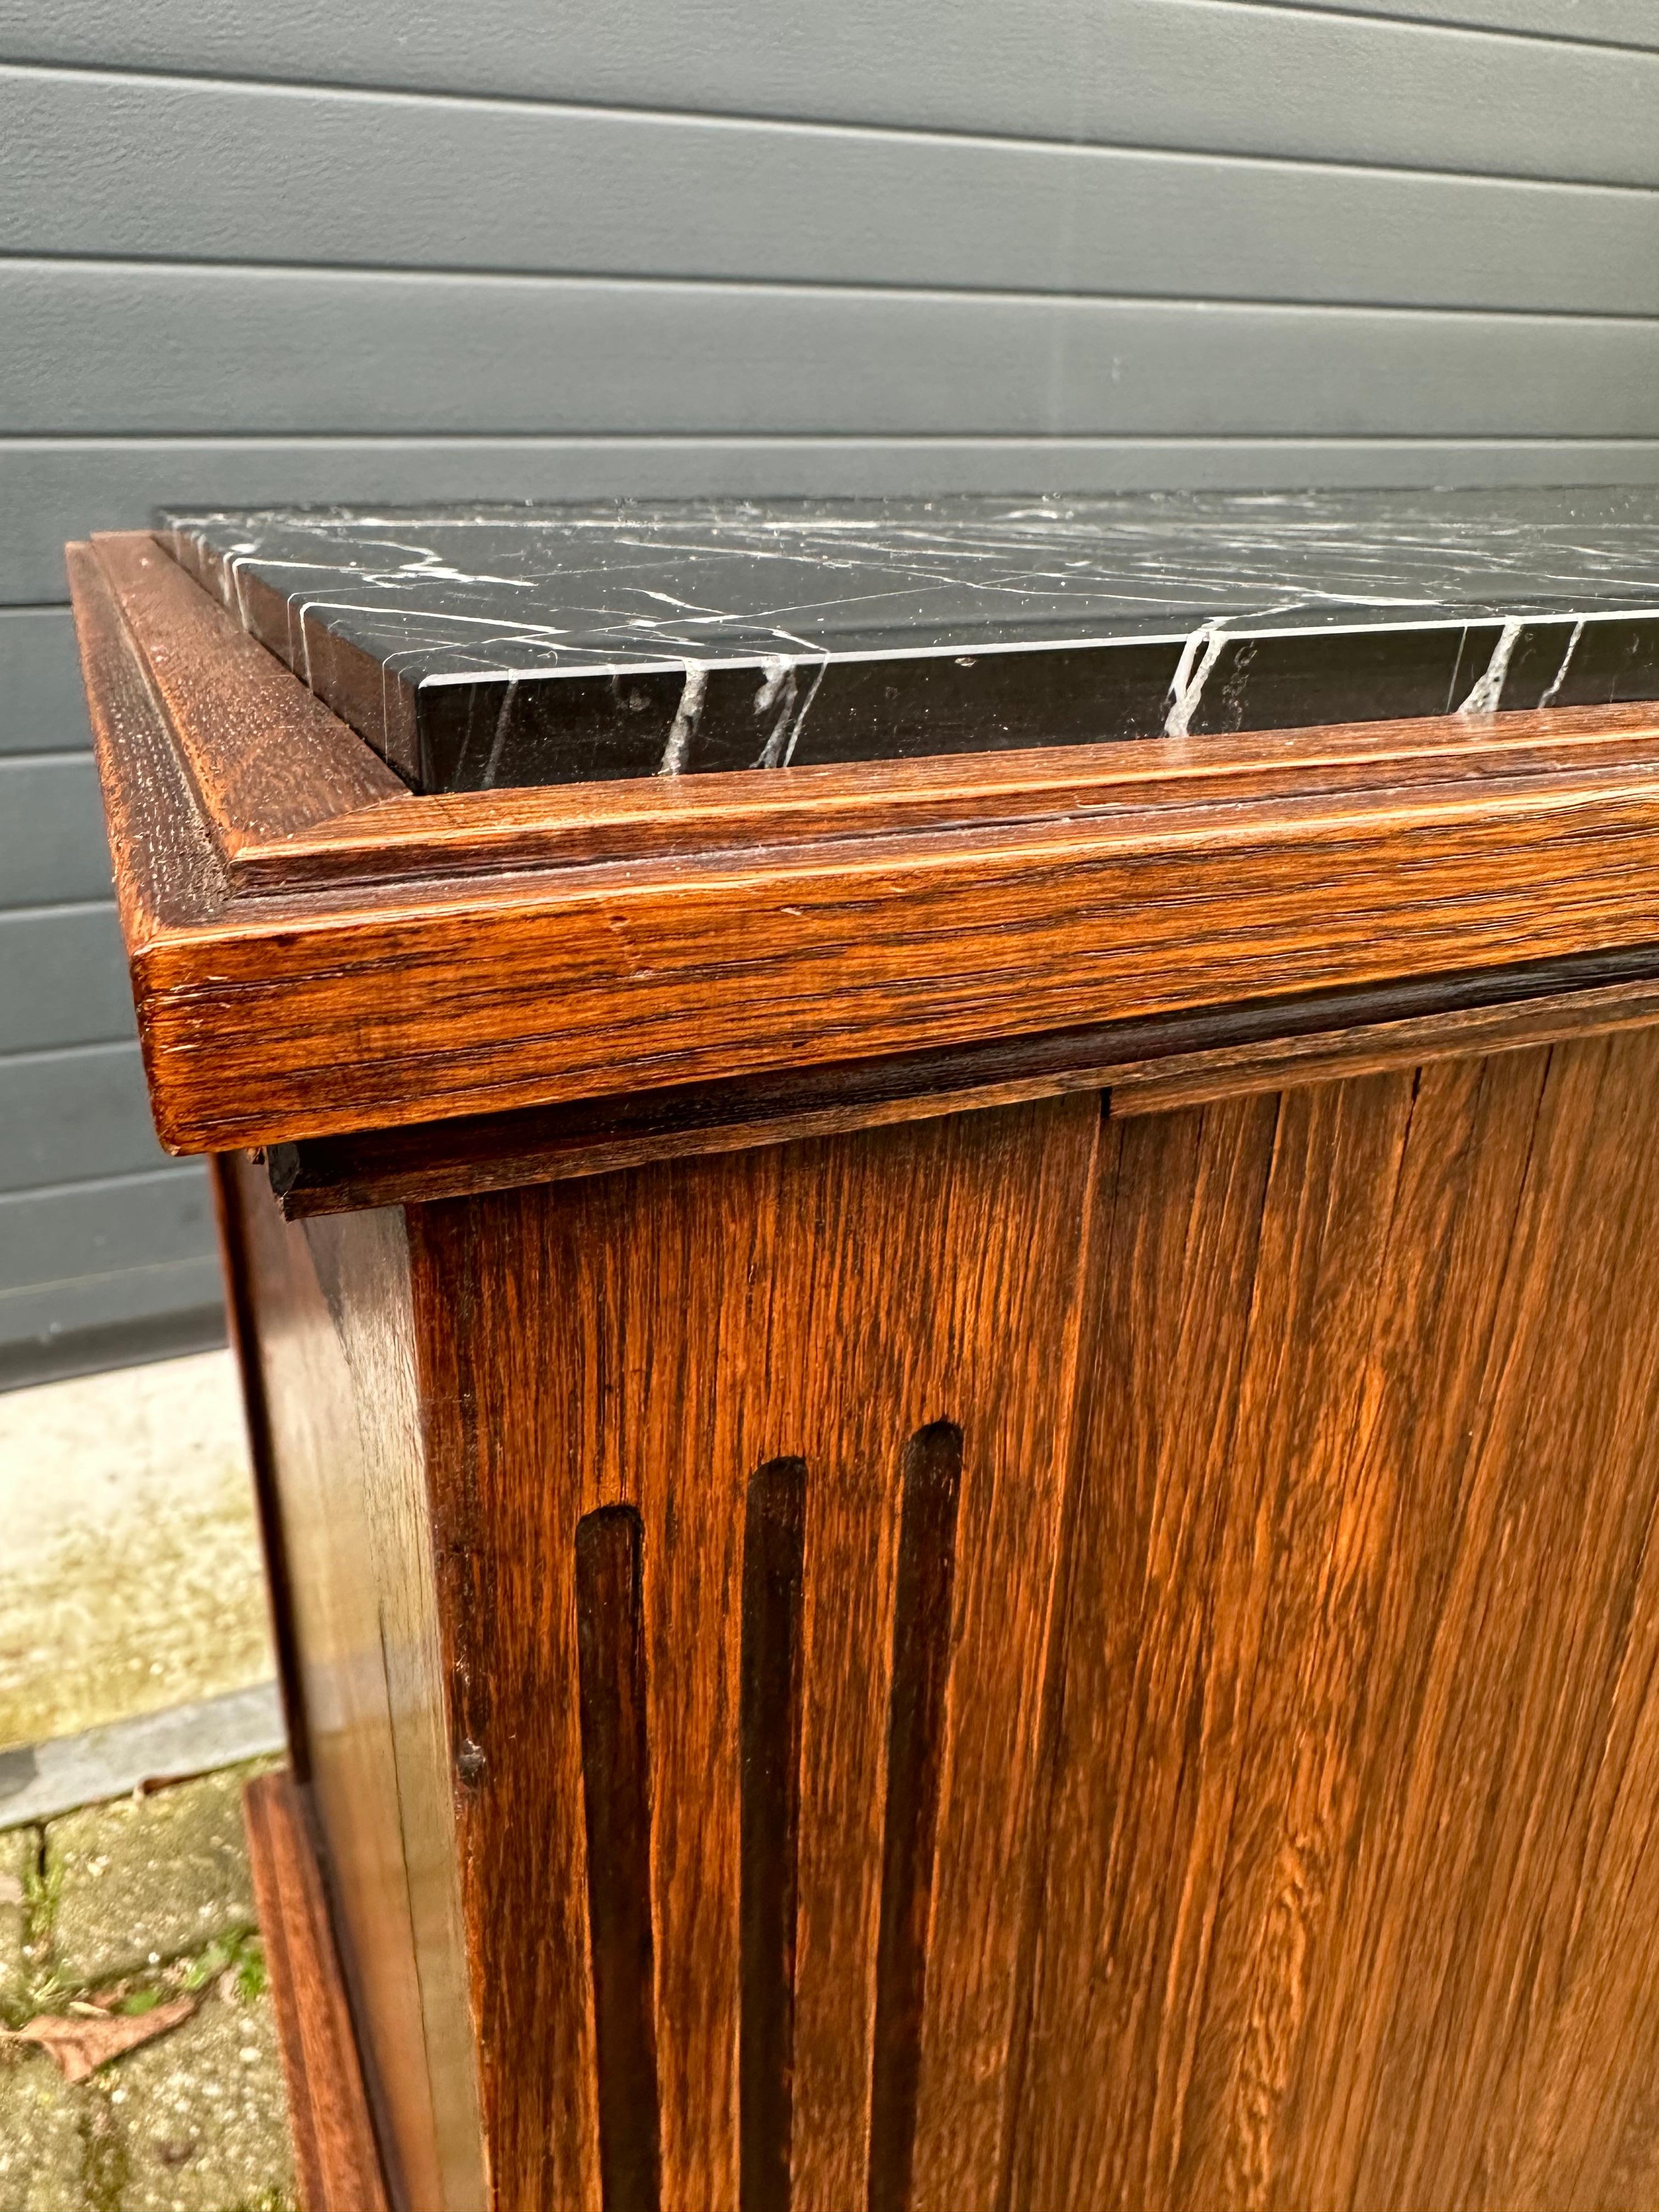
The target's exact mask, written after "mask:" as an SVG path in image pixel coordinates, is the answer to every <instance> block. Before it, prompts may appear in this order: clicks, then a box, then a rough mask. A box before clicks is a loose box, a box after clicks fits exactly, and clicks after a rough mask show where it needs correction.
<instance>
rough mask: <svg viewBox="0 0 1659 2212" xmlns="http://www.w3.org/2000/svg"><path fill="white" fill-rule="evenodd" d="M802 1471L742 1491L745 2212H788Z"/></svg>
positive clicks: (799, 1467)
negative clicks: (744, 1504) (745, 1502)
mask: <svg viewBox="0 0 1659 2212" xmlns="http://www.w3.org/2000/svg"><path fill="white" fill-rule="evenodd" d="M805 1486H806V1468H805V1462H803V1461H801V1460H799V1459H779V1460H772V1461H770V1462H768V1464H767V1465H766V1466H765V1467H763V1468H758V1469H757V1471H756V1473H755V1474H754V1475H753V1476H752V1477H751V1478H750V1484H749V1498H748V1505H747V1510H746V1513H745V1516H744V1550H743V1659H742V1668H743V1690H742V1699H743V1704H742V1711H741V1715H740V1717H739V1722H738V1728H739V1733H740V1736H741V1741H742V1747H743V1748H742V1757H743V1831H742V1851H741V1859H742V1865H741V1884H742V1893H741V1901H740V1908H739V1920H740V1936H739V1943H740V1948H741V1952H742V1974H743V1989H742V2008H741V2017H740V2021H739V2027H738V2035H739V2045H738V2154H739V2185H740V2199H739V2201H740V2203H741V2206H742V2212H789V2146H790V2136H791V2126H792V2119H793V2093H794V2065H795V1909H796V1902H797V1898H798V1894H799V1843H800V1693H801V1640H800V1620H801V1576H802V1547H803V1544H804V1541H805V1533H806V1495H805Z"/></svg>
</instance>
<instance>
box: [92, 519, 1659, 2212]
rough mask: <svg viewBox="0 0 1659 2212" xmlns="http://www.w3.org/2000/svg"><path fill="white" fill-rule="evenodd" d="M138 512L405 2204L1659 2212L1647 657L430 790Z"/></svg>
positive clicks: (260, 1455)
mask: <svg viewBox="0 0 1659 2212" xmlns="http://www.w3.org/2000/svg"><path fill="white" fill-rule="evenodd" d="M71 570H72V574H73V577H74V583H75V592H76V608H77V619H78V621H79V623H80V628H81V636H82V648H83V653H84V655H85V659H86V664H87V667H88V679H89V690H90V693H91V697H92V704H93V714H94V728H95V732H96V736H97V739H98V743H99V747H100V762H101V764H102V770H103V774H104V777H105V782H106V794H107V800H108V807H109V816H110V823H111V832H112V848H113V851H114V854H115V857H116V869H117V891H118V901H119V903H120V911H121V917H122V925H123V929H124V932H125V937H126V940H127V944H128V947H129V951H130V953H131V962H132V972H133V976H134V986H135V994H136V999H137V1007H138V1014H139V1021H140V1028H141V1034H142V1036H143V1043H144V1049H145V1054H146V1064H147V1066H148V1069H149V1075H150V1079H151V1084H152V1089H153V1092H154V1096H155V1102H156V1108H157V1113H158V1118H159V1120H160V1123H161V1127H162V1130H163V1133H164V1135H165V1137H166V1138H167V1141H168V1142H170V1143H171V1144H173V1146H176V1147H181V1148H186V1149H187V1148H191V1147H207V1148H210V1149H212V1148H222V1147H225V1146H248V1145H255V1144H257V1145H260V1146H269V1147H270V1155H269V1159H268V1161H266V1160H261V1159H258V1158H253V1157H252V1156H249V1155H246V1154H244V1155H242V1156H240V1157H239V1158H237V1160H236V1161H235V1163H234V1164H228V1163H224V1164H221V1166H220V1168H219V1170H218V1171H217V1179H218V1183H219V1188H220V1190H221V1193H222V1200H223V1207H224V1228H225V1242H226V1249H227V1254H228V1260H229V1264H230V1267H231V1270H232V1274H233V1298H232V1310H233V1316H234V1322H235V1328H236V1333H237V1335H238V1338H239V1343H240V1350H241V1353H242V1357H243V1359H244V1364H245V1371H246V1376H247V1384H248V1395H249V1401H250V1413H251V1416H252V1430H253V1437H254V1443H255V1454H256V1460H257V1462H258V1478H259V1491H260V1496H261V1500H262V1510H263V1511H264V1517H265V1523H266V1534H267V1541H268V1546H269V1550H270V1559H271V1562H272V1579H273V1589H274V1595H275V1599H276V1607H277V1611H278V1629H279V1635H278V1644H279V1650H280V1651H281V1653H282V1655H283V1672H284V1675H285V1680H286V1683H287V1687H288V1693H289V1699H290V1705H291V1711H292V1718H293V1725H294V1735H295V1747H296V1753H297V1755H298V1756H299V1758H300V1759H301V1762H302V1764H303V1768H304V1773H305V1777H306V1788H307V1812H308V1815H309V1817H310V1818H311V1819H312V1820H313V1824H314V1834H315V1838H316V1841H317V1845H318V1850H319V1868H318V1869H313V1875H314V1878H315V1879H314V1881H313V1888H315V1885H316V1882H320V1883H321V1884H322V1885H324V1887H323V1888H321V1889H317V1890H316V1894H317V1895H318V1896H319V1897H321V1896H324V1895H325V1896H326V1901H327V1904H328V1906H329V1908H330V1910H331V1916H332V1920H333V1924H334V1927H335V1929H336V1930H337V1935H338V1940H339V1948H340V1953H341V1958H342V1968H343V1988H344V1990H345V1991H346V1992H347V1995H348V1997H349V2007H350V2014H351V2025H352V2027H353V2030H354V2032H355V2035H356V2047H357V2050H358V2052H359V2054H360V2057H361V2064H362V2081H363V2084H364V2094H365V2095H366V2097H367V2099H368V2102H369V2105H370V2107H371V2109H372V2111H373V2112H374V2116H375V2119H376V2124H377V2126H378V2129H379V2131H380V2140H381V2143H382V2146H383V2148H384V2151H385V2154H386V2166H387V2169H388V2185H389V2187H390V2190H391V2193H392V2197H393V2198H394V2199H395V2200H396V2201H397V2202H398V2203H399V2204H400V2205H401V2206H402V2208H403V2212H474V2208H484V2207H488V2208H489V2212H727V2208H732V2212H855V2208H864V2212H969V2208H983V2212H1058V2208H1061V2207H1064V2208H1066V2212H1072V2208H1073V2207H1075V2208H1078V2212H1401V2208H1407V2207H1410V2208H1416V2207H1419V2206H1421V2207H1424V2208H1435V2212H1438V2208H1440V2207H1445V2208H1448V2212H1450V2208H1454V2207H1455V2208H1460V2212H1568V2208H1582V2212H1659V2097H1656V2095H1655V2093H1653V2091H1652V2089H1651V2086H1650V2085H1651V2083H1652V2081H1653V2080H1654V2078H1655V2071H1656V2068H1659V1995H1656V1992H1659V1873H1656V1871H1655V1869H1656V1868H1659V1851H1656V1850H1655V1848H1654V1844H1655V1838H1654V1835H1653V1832H1652V1831H1653V1817H1652V1807H1653V1805H1654V1803H1655V1802H1656V1801H1659V1699H1656V1696H1655V1694H1654V1691H1653V1685H1654V1684H1655V1683H1656V1682H1659V1589H1656V1587H1655V1586H1654V1574H1655V1570H1654V1569H1653V1567H1652V1565H1651V1564H1650V1561H1651V1558H1652V1556H1653V1553H1654V1548H1655V1547H1654V1546H1653V1544H1652V1541H1651V1538H1652V1532H1653V1527H1654V1522H1655V1517H1656V1514H1659V1334H1656V1332H1655V1330H1654V1328H1653V1326H1652V1314H1653V1310H1654V1308H1655V1304H1656V1297H1659V1273H1656V1265H1655V1262H1654V1261H1653V1259H1652V1256H1651V1255H1653V1254H1654V1253H1655V1252H1656V1251H1659V1141H1656V1139H1659V1126H1656V1122H1659V1104H1656V1101H1659V921H1656V919H1655V917H1656V915H1659V717H1656V715H1655V714H1654V711H1653V710H1652V709H1651V708H1619V709H1608V710H1606V711H1596V712H1593V713H1592V712H1588V711H1583V712H1578V713H1573V714H1557V713H1549V714H1540V715H1530V716H1525V715H1510V716H1499V717H1493V716H1486V717H1481V716H1472V717H1462V716H1459V717H1452V718H1449V719H1447V720H1424V721H1419V722H1415V723H1411V724H1395V725H1370V726H1365V727H1364V729H1361V730H1334V731H1311V732H1291V733H1286V732H1276V733H1267V734H1266V735H1262V736H1257V737H1254V738H1249V739H1239V740H1221V739H1206V740H1200V741H1181V742H1177V743H1169V744H1130V745H1123V746H1115V747H1097V748H1078V749H1074V750H1066V751H1065V752H1064V753H1063V754H1062V753H1060V752H1059V751H1054V752H1049V753H1026V754H1022V755H1019V756H1017V757H1014V756H1003V757H997V756H989V757H975V758H974V759H972V760H968V761H964V760H955V761H948V762H933V763H908V764H907V763H881V764H879V765H878V766H877V767H874V768H871V769H858V770H822V771H811V772H803V773H802V774H801V775H797V774H796V773H795V772H793V771H789V772H787V773H780V774H779V775H776V776H771V777H757V776H752V775H750V776H744V777H728V778H721V777H708V778H689V779H686V785H687V787H676V786H675V785H674V784H673V781H672V780H671V779H668V780H664V781H662V782H660V783H653V784H650V785H648V786H647V785H639V786H633V787H617V786H611V787H606V788H605V789H604V790H587V791H583V790H580V789H572V788H569V787H565V788H562V789H557V790H552V791H543V792H537V793H489V794H477V795H473V796H470V797H463V798H448V799H416V798H414V797H412V796H410V795H408V794H406V793H403V792H402V791H401V789H400V787H397V785H396V782H395V779H391V778H390V772H389V771H388V770H386V769H385V768H384V766H383V765H382V764H381V763H379V762H378V761H377V760H375V759H374V756H372V755H370V754H369V753H368V749H367V748H366V747H364V746H362V744H360V742H359V741H358V740H357V739H356V738H354V737H353V735H352V733H351V732H349V730H348V729H346V727H345V726H344V725H343V723H341V722H338V721H337V720H335V719H334V717H332V716H331V714H328V713H327V712H326V710H325V708H323V707H322V706H321V705H320V703H319V701H318V700H317V699H316V698H315V697H313V696H312V695H311V694H310V693H309V692H307V691H306V690H304V688H303V687H302V686H301V685H300V684H298V681H297V679H296V678H294V677H293V676H292V675H290V674H289V671H286V670H285V669H283V668H282V667H281V666H280V665H278V663H277V662H276V660H275V659H272V658H271V656H270V655H269V654H266V653H264V650H263V648H261V647H258V646H256V645H254V644H252V641H250V640H248V639H247V638H246V636H245V635H243V634H242V633H241V632H240V629H238V628H237V626H236V625H235V624H234V623H232V622H230V620H229V619H228V617H227V616H226V614H225V613H224V611H222V609H219V608H218V607H216V605H214V604H213V603H212V602H211V601H210V600H209V599H207V598H206V597H205V596H204V594H203V593H202V592H199V590H198V589H197V586H195V585H194V584H193V583H191V581H190V580H189V579H188V578H187V577H186V576H185V575H184V574H183V573H182V572H180V571H179V570H177V569H176V568H173V567H172V566H171V565H170V564H169V563H168V562H167V561H166V559H165V558H164V556H162V555H161V553H160V552H159V551H158V550H156V548H155V546H154V545H153V544H151V543H150V542H149V540H148V539H144V538H127V539H123V540H119V541H114V542H111V543H108V544H104V545H102V546H101V547H100V550H98V551H96V552H94V551H90V550H87V549H77V550H75V551H74V553H73V554H72V557H71ZM691 786H695V788H692V787H691ZM739 787H740V788H739ZM273 1188H274V1190H275V1192H276V1194H279V1195H278V1197H273V1195H272V1191H273ZM284 1212H286V1214H287V1215H288V1216H289V1217H290V1218H284ZM271 1805H273V1806H274V1805H275V1800H274V1799H272V1800H271ZM269 1809H270V1808H267V1810H269ZM278 1809H280V1808H278ZM262 1817H263V1816H262ZM270 1817H271V1819H272V1820H275V1818H276V1814H275V1813H274V1812H272V1813H271V1816H270ZM271 1833H272V1834H273V1835H275V1834H276V1830H275V1829H274V1828H273V1829H272V1830H271ZM272 1849H273V1850H274V1849H275V1845H274V1844H273V1845H272ZM268 1856H269V1855H268ZM290 1856H291V1855H290ZM272 1863H275V1862H274V1861H273V1862H272ZM314 1917H315V1916H314V1914H313V1919H314ZM319 1924H320V1923H319ZM276 1940H277V1942H278V1943H279V1944H280V1942H283V1940H285V1939H284V1938H283V1936H282V1934H281V1933H280V1931H279V1934H278V1937H277V1939H276ZM332 2017H333V2018H334V2021H335V2030H334V2032H335V2033H337V2034H343V2033H344V2027H343V2024H342V2022H343V2015H341V2014H340V2012H339V2008H338V2005H336V2010H335V2013H334V2015H332ZM290 2039H291V2038H290ZM349 2074H350V2069H349V2066H347V2067H346V2068H345V2069H344V2073H343V2076H342V2078H343V2080H348V2077H349ZM307 2155H308V2154H307ZM312 2186H313V2179H312V2178H311V2177H310V2175H309V2172H308V2175H307V2187H312Z"/></svg>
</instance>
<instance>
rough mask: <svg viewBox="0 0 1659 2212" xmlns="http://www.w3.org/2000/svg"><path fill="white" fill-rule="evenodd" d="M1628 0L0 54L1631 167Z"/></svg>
mask: <svg viewBox="0 0 1659 2212" xmlns="http://www.w3.org/2000/svg"><path fill="white" fill-rule="evenodd" d="M1548 5H1549V0H1534V5H1533V7H1532V8H1530V9H1528V13H1530V14H1531V15H1534V18H1535V19H1537V20H1539V21H1540V23H1541V27H1543V28H1546V29H1550V28H1554V27H1559V25H1560V24H1561V23H1562V22H1564V21H1571V20H1572V15H1571V5H1570V0H1563V4H1562V5H1561V6H1560V7H1559V8H1558V9H1550V10H1549V12H1550V13H1553V15H1555V18H1556V23H1555V24H1554V25H1551V24H1549V23H1547V22H1544V21H1542V19H1543V18H1544V16H1545V15H1546V11H1547V9H1548ZM1518 6H1519V0H1512V4H1511V5H1510V7H1509V8H1508V9H1506V10H1505V12H1506V13H1508V14H1514V13H1516V12H1518ZM1444 12H1445V14H1446V15H1456V14H1461V13H1462V9H1459V8H1458V7H1457V5H1456V4H1455V0H1448V4H1447V6H1446V8H1445V10H1444ZM1468 12H1469V13H1470V15H1473V16H1475V17H1478V16H1479V15H1480V7H1479V5H1476V6H1475V7H1474V8H1472V9H1470V10H1469V11H1468ZM1639 12H1645V13H1646V14H1647V15H1648V21H1647V25H1646V27H1645V29H1643V28H1642V27H1641V26H1640V25H1636V26H1633V28H1634V29H1635V32H1636V35H1635V36H1634V37H1632V39H1631V40H1630V41H1629V44H1628V46H1623V47H1622V48H1621V46H1620V45H1611V46H1610V45H1607V44H1602V43H1590V42H1586V41H1580V40H1563V39H1561V38H1559V37H1554V38H1549V37H1545V38H1535V37H1526V38H1516V37H1513V36H1504V35H1501V34H1500V35H1494V34H1493V33H1492V30H1491V29H1483V28H1481V27H1463V26H1462V25H1448V24H1444V23H1440V22H1435V21H1430V20H1427V19H1426V15H1425V19H1424V20H1419V21H1396V20H1395V15H1394V12H1393V11H1391V12H1389V13H1386V14H1385V13H1383V12H1381V11H1378V12H1376V13H1368V12H1366V11H1364V10H1355V9H1300V8H1295V7H1279V6H1273V7H1261V6H1252V5H1249V4H1248V0H1020V4H1019V5H1018V6H1017V7H1010V6H1006V5H998V4H997V0H912V4H911V5H909V6H907V7H895V6H894V5H892V4H891V0H836V5H835V6H834V7H833V8H826V7H825V6H823V4H822V0H771V4H768V5H765V6H763V5H761V4H759V0H605V5H603V6H595V7H586V8H577V7H563V8H551V7H546V6H544V5H541V4H539V0H495V4H485V5H482V6H469V7H465V8H461V7H441V6H438V5H436V4H435V0H420V4H418V5H410V4H409V0H368V4H364V5H358V6H352V7H340V6H336V5H333V4H331V0H302V4H298V5H295V6H291V7H285V8H280V9H254V8H237V9H228V8H216V7H213V6H212V5H210V4H209V0H136V4H129V0H76V4H75V5H74V6H73V7H60V8H58V9H49V8H47V7H46V5H45V4H44V0H27V4H20V0H5V3H4V4H3V6H0V59H6V60H17V61H31V62H55V61H61V62H74V63H79V64H86V65H91V66H94V67H100V68H111V67H116V68H121V69H143V70H179V71H182V72H185V73H186V74H188V75H191V76H229V77H254V78H268V79H276V80H283V81H289V82H313V83H343V84H349V85H358V86H364V87H378V88H407V89H410V90H417V91H426V92H440V93H460V92H465V93H474V94H478V93H483V94H496V95H501V96H505V97H507V98H510V99H536V100H573V101H580V102H583V103H589V102H591V103H594V104H597V105H601V106H609V107H623V108H671V109H677V110H682V111H684V110H694V111H696V112H715V113H724V114H738V115H764V116H772V117H777V118H784V119H786V120H791V121H795V120H802V119H811V120H813V121H817V122H837V123H884V124H891V125H898V126H900V127H902V128H907V129H926V130H935V131H990V132H997V133H1000V134H1004V135H1007V136H1013V137H1036V138H1060V139H1071V140H1079V141H1083V142H1085V143H1094V144H1118V145H1137V146H1173V147H1179V148H1182V149H1186V150H1188V151H1191V150H1199V151H1203V152H1206V153H1236V154H1245V153H1256V154H1260V153H1266V154H1279V155H1291V156H1294V157H1296V158H1297V159H1299V160H1304V161H1363V162H1370V163H1383V164H1387V165H1389V166H1391V167H1404V168H1425V169H1458V170H1468V171H1480V172H1485V173H1492V174H1494V175H1500V176H1528V177H1547V178H1581V179H1590V180H1591V181H1593V182H1596V183H1615V182H1617V183H1630V184H1642V183H1646V182H1652V181H1654V180H1655V163H1656V160H1659V145H1656V143H1655V140H1656V134H1655V131H1654V127H1653V118H1654V116H1655V114H1656V112H1659V53H1656V49H1659V29H1656V27H1655V26H1654V23H1653V21H1652V16H1651V11H1650V10H1645V11H1639ZM1637 14H1638V8H1637V7H1635V6H1632V7H1631V8H1630V9H1628V10H1627V11H1620V12H1619V13H1618V14H1614V13H1613V11H1611V10H1609V9H1606V8H1604V9H1602V10H1601V21H1602V22H1603V23H1604V24H1606V23H1607V22H1613V21H1627V20H1628V18H1629V17H1631V16H1634V15H1637ZM170 150H173V151H174V152H176V149H170Z"/></svg>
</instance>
